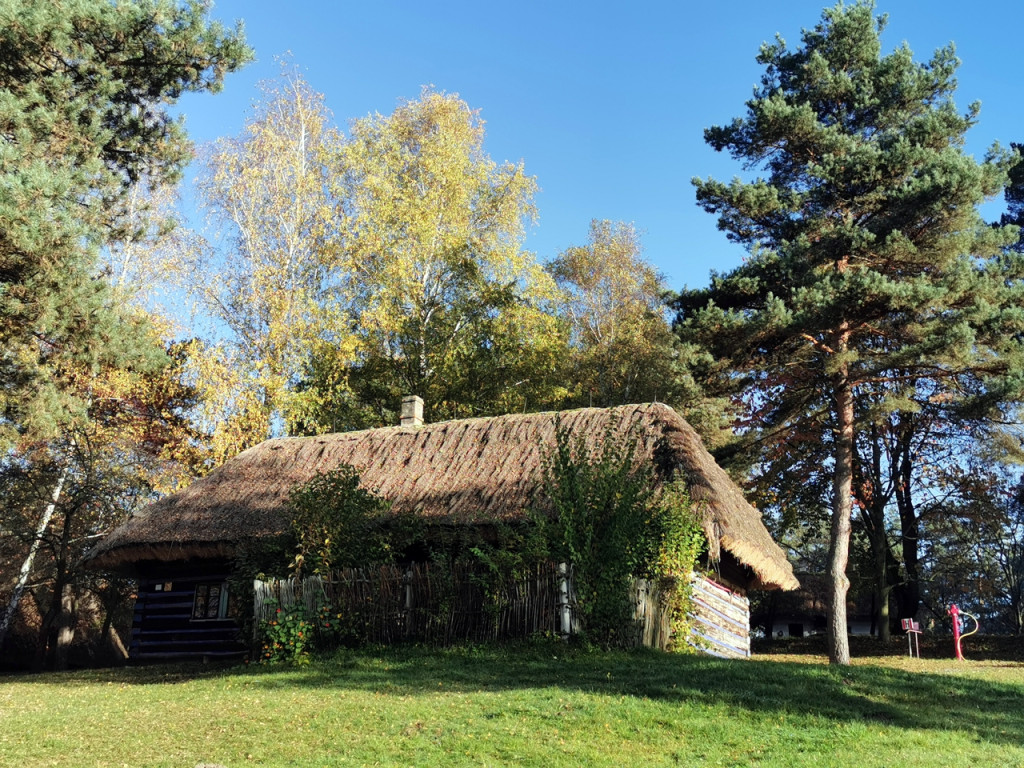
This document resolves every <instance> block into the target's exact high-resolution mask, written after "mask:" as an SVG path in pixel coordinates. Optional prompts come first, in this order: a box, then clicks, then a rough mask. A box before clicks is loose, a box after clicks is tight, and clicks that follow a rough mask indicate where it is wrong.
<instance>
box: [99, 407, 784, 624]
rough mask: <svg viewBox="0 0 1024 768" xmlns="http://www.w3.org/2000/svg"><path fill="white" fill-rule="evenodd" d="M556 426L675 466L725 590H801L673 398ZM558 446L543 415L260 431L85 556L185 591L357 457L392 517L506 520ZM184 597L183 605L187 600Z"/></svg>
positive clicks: (660, 474) (530, 492)
mask: <svg viewBox="0 0 1024 768" xmlns="http://www.w3.org/2000/svg"><path fill="white" fill-rule="evenodd" d="M560 421H561V424H562V426H563V427H564V428H566V429H568V430H569V431H570V432H571V433H572V434H573V435H583V436H585V439H586V440H587V441H588V442H590V441H597V440H600V439H601V438H602V436H603V435H604V434H605V433H606V431H607V430H608V428H609V426H610V425H611V427H612V428H613V429H614V430H616V431H619V432H628V433H630V434H632V435H634V436H635V437H636V439H637V455H638V457H639V459H640V460H642V461H648V462H651V463H652V464H653V465H654V467H655V476H656V478H657V481H656V482H658V483H664V482H667V481H668V480H670V479H673V478H674V477H677V476H679V475H680V474H681V475H682V477H683V478H685V481H686V484H687V486H688V489H689V492H690V496H691V498H692V499H693V500H694V501H695V502H697V504H698V505H699V508H700V509H701V510H702V512H703V515H704V524H703V527H704V531H705V533H706V535H707V539H708V543H709V560H710V562H711V565H712V567H714V568H715V569H716V570H717V571H718V574H719V576H720V577H721V580H722V581H723V582H725V583H726V584H727V585H728V586H729V587H730V588H731V589H734V590H737V591H741V592H742V591H745V590H746V589H748V588H761V589H793V588H795V587H796V586H798V584H797V580H796V579H795V578H794V576H793V571H792V567H791V566H790V564H789V563H788V562H787V560H786V558H785V555H784V554H783V552H782V550H781V549H780V548H779V547H778V545H777V544H776V543H775V542H774V541H773V540H772V538H771V536H770V535H769V533H768V531H767V530H766V528H765V527H764V524H763V523H762V521H761V515H760V513H759V512H758V511H757V510H756V509H754V508H753V507H752V506H751V505H750V504H748V503H747V501H746V500H745V499H744V498H743V494H742V492H741V491H740V489H739V488H738V487H737V486H736V485H735V484H734V483H733V482H732V480H730V478H729V477H728V475H727V474H726V473H725V472H724V471H723V470H722V469H721V468H720V467H719V466H718V465H717V464H716V463H715V461H714V459H713V458H712V457H711V455H710V454H709V453H708V452H707V450H706V449H705V448H704V446H703V444H702V442H701V440H700V438H699V437H698V435H697V433H696V432H695V431H694V430H693V428H692V427H690V425H689V424H687V423H686V421H685V420H683V419H682V417H680V416H679V415H678V414H677V413H676V412H675V411H674V410H672V409H671V408H670V407H668V406H666V405H662V404H646V405H629V406H622V407H619V408H610V409H600V408H584V409H580V410H575V411H568V412H564V413H562V414H560ZM554 445H555V415H554V414H551V413H539V414H513V415H507V416H498V417H493V418H475V419H465V420H459V421H449V422H441V423H436V424H427V425H422V426H396V427H387V428H383V429H371V430H364V431H359V432H348V433H339V434H331V435H321V436H318V437H303V438H279V439H274V440H268V441H266V442H264V443H261V444H260V445H258V446H256V447H254V448H251V449H249V450H247V451H245V452H243V453H241V454H239V455H238V456H236V457H235V458H233V459H231V460H230V461H228V462H227V463H225V464H224V465H223V466H221V467H219V468H218V469H216V470H214V471H213V472H211V473H210V474H209V475H207V476H206V477H204V478H202V479H200V480H197V481H196V482H195V483H193V484H192V485H191V486H189V487H188V488H186V489H185V490H183V491H181V492H179V493H176V494H173V495H171V496H167V497H165V498H163V499H161V500H159V501H157V502H155V503H153V504H151V505H149V506H148V507H147V508H146V509H144V510H143V511H142V512H141V513H140V514H137V515H135V516H134V517H132V518H131V519H130V520H128V521H127V522H126V523H125V524H123V525H122V526H120V527H119V528H117V529H116V530H114V531H113V532H112V533H111V534H110V535H109V536H107V538H106V539H105V540H104V541H103V542H102V543H101V544H100V545H99V546H97V547H96V548H95V550H93V552H92V553H91V554H90V560H91V563H92V567H94V568H97V569H110V570H121V571H126V572H130V573H134V574H136V575H137V576H139V577H140V578H141V579H142V581H143V584H142V585H141V587H140V588H141V589H143V590H145V589H146V588H148V586H147V585H156V586H157V587H159V589H158V590H157V591H164V590H163V588H164V587H166V588H167V589H166V591H167V592H175V593H178V592H182V590H181V589H179V586H181V585H182V584H184V583H185V582H184V581H182V579H183V578H185V577H186V575H187V574H189V573H191V572H193V571H197V569H198V566H199V564H201V563H220V564H221V565H219V566H218V568H219V569H220V570H223V568H224V565H223V564H225V563H227V562H228V561H229V559H230V558H231V556H232V555H233V554H234V552H235V548H236V547H237V546H238V544H239V543H240V542H241V541H244V540H247V539H250V540H251V539H261V538H265V537H276V536H279V535H281V534H282V533H283V532H284V531H285V529H286V527H287V523H286V520H285V515H284V510H285V508H286V505H287V501H288V495H289V491H290V490H291V489H292V488H293V487H294V486H295V485H296V484H299V483H304V482H306V481H308V480H309V479H310V478H312V477H313V476H314V475H315V474H316V473H318V472H324V471H328V470H330V469H333V468H336V467H338V466H339V465H341V464H350V465H352V466H354V467H355V468H356V469H357V470H358V471H359V474H360V477H361V481H362V484H363V485H364V486H365V487H367V488H370V489H372V490H374V491H375V492H376V493H378V494H379V495H381V496H382V497H384V498H385V499H387V500H388V501H389V502H391V505H392V509H393V510H394V511H395V512H396V513H399V512H413V513H415V514H417V515H419V516H421V517H422V518H424V519H425V520H426V521H427V522H428V523H437V524H444V525H475V526H486V525H489V524H490V525H493V524H494V523H495V522H499V521H503V522H513V521H515V520H518V519H522V518H523V517H524V516H525V514H526V511H527V509H528V508H529V506H530V504H531V503H532V502H533V500H534V499H535V497H536V496H537V492H538V490H539V488H540V487H541V484H542V481H543V469H542V458H543V456H544V454H545V452H546V451H548V450H550V449H551V448H552V447H553V446H554ZM215 570H216V569H215ZM214 576H215V574H210V577H205V576H204V577H202V585H201V586H202V588H203V589H206V590H207V594H206V596H205V600H204V603H205V605H204V606H201V607H202V608H203V610H208V611H209V612H210V616H211V617H213V616H214V615H216V611H215V606H214V605H213V602H214V601H215V600H216V599H220V600H221V601H222V602H223V600H224V599H225V598H222V597H220V594H218V595H216V596H214V595H211V594H209V589H210V587H209V584H211V583H213V581H214V578H213V577H214ZM190 581H191V579H190ZM175 582H178V583H177V584H175ZM180 597H181V598H182V600H181V602H183V603H184V602H187V598H188V595H185V594H182V595H180ZM197 599H198V598H197ZM222 609H223V606H222ZM195 610H198V609H196V608H195V605H193V611H195ZM222 613H223V610H222Z"/></svg>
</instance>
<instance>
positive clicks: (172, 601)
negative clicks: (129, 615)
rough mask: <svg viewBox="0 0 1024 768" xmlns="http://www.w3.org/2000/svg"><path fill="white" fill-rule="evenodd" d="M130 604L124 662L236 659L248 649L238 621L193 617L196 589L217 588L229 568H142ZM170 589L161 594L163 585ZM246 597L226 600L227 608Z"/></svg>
mask: <svg viewBox="0 0 1024 768" xmlns="http://www.w3.org/2000/svg"><path fill="white" fill-rule="evenodd" d="M138 571H139V574H140V577H139V586H138V593H137V597H136V600H135V616H134V620H133V622H132V639H131V644H130V645H129V647H128V654H129V658H130V659H132V660H134V661H167V660H177V659H216V658H241V657H243V656H244V655H246V654H247V653H248V647H247V646H246V644H245V643H244V642H243V638H242V637H241V634H240V633H241V629H240V627H239V624H238V621H237V620H236V619H235V618H231V617H230V616H229V617H227V618H218V619H208V618H204V619H196V618H194V617H193V606H194V604H195V596H196V587H197V586H199V585H208V584H222V583H224V582H226V581H227V579H228V576H229V574H230V567H229V565H228V563H226V562H217V561H195V562H184V563H143V564H140V565H139V567H138ZM168 585H169V586H170V589H166V587H167V586H168ZM246 600H249V601H251V600H252V596H251V595H230V596H229V603H230V604H231V607H235V606H237V605H238V604H239V601H243V602H244V601H246Z"/></svg>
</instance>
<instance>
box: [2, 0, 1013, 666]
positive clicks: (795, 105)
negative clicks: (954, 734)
mask: <svg viewBox="0 0 1024 768" xmlns="http://www.w3.org/2000/svg"><path fill="white" fill-rule="evenodd" d="M883 25H884V22H883V21H880V20H879V19H876V18H875V16H874V8H873V6H872V5H870V4H866V3H857V4H854V5H852V6H849V7H836V8H832V9H828V10H826V11H825V12H824V14H823V16H822V19H821V20H820V22H819V23H818V25H817V26H815V27H814V28H812V29H809V30H807V31H806V32H805V33H804V35H803V37H802V39H801V42H800V45H799V46H797V47H795V48H792V49H791V48H789V47H787V46H786V45H785V44H784V43H782V42H781V41H779V42H777V43H775V44H771V45H767V46H765V47H764V48H763V49H762V50H761V52H760V54H759V56H758V60H759V62H760V63H761V64H762V65H763V67H764V73H765V74H764V77H763V80H762V84H761V86H760V88H759V89H758V90H757V92H756V93H755V95H754V97H753V98H752V99H751V101H749V102H748V103H747V105H746V112H745V113H744V116H743V117H741V118H737V119H736V120H734V121H733V122H732V123H730V124H729V125H726V126H724V127H716V128H711V129H709V130H708V131H707V134H706V138H707V140H708V142H709V143H710V144H711V146H713V147H714V148H716V149H718V150H725V151H728V152H729V153H730V154H731V155H732V156H733V157H735V159H736V160H738V161H739V162H740V163H741V164H742V166H743V167H744V168H746V169H747V170H748V171H752V172H754V173H757V174H761V175H760V176H756V177H754V176H751V177H750V178H749V179H748V180H747V181H743V180H737V181H734V182H732V183H730V184H725V183H722V182H718V181H715V180H713V179H707V180H702V179H697V180H695V184H696V188H697V199H698V203H699V204H700V205H701V206H702V207H704V208H705V209H706V210H707V211H708V212H710V213H712V214H714V215H716V216H718V218H719V225H720V228H721V229H722V230H723V231H724V232H725V233H726V236H727V237H728V238H729V239H730V240H732V241H733V242H736V243H738V244H740V245H741V246H743V247H744V248H745V249H746V251H747V256H746V258H745V259H744V261H743V263H742V265H741V266H740V267H738V268H737V269H735V270H733V271H732V272H730V273H728V274H720V275H713V276H712V280H711V283H710V285H709V286H708V287H707V288H703V289H697V290H683V291H682V292H680V293H679V294H675V293H673V292H672V291H670V290H668V286H666V285H665V284H664V281H663V279H662V278H661V277H660V276H659V274H658V273H657V270H655V269H654V268H653V267H652V266H651V265H650V264H648V263H647V262H646V261H645V260H644V259H643V250H642V243H641V240H640V235H639V232H638V230H637V228H636V227H635V226H634V225H633V224H630V223H624V222H613V221H602V220H595V221H592V222H590V224H589V230H586V226H587V223H586V222H581V235H580V242H579V243H577V244H571V243H567V244H566V247H565V250H564V251H562V252H561V253H558V254H545V255H544V256H545V257H546V258H544V259H541V258H539V257H538V255H537V254H533V253H530V252H528V251H526V250H525V249H524V247H523V243H524V236H525V233H526V231H527V228H528V227H529V226H530V224H531V222H532V221H533V218H534V217H535V215H536V213H537V212H536V209H535V205H534V194H535V192H536V189H537V181H536V179H534V178H533V177H532V176H530V175H529V174H528V172H527V170H526V166H525V164H524V163H522V162H520V163H518V164H517V163H499V162H495V161H494V160H492V159H491V158H490V157H489V156H488V154H487V153H486V151H485V149H484V138H485V135H484V124H483V121H482V120H481V119H480V117H479V115H478V114H477V112H475V111H474V110H473V109H472V108H471V107H470V106H469V105H467V104H465V103H464V102H463V101H462V100H461V99H460V98H459V97H458V96H457V95H455V94H450V93H444V92H439V91H436V90H433V89H429V88H428V89H424V90H423V91H422V92H421V93H420V94H419V96H418V97H417V98H415V99H412V100H409V101H403V102H400V103H399V105H398V107H397V108H396V109H395V111H394V112H393V113H392V114H390V115H386V116H385V115H372V116H369V117H365V118H360V119H357V120H354V121H352V122H350V123H349V124H348V125H347V127H346V128H345V129H342V128H340V127H339V126H338V124H337V123H336V121H335V119H334V116H333V115H332V114H331V112H330V110H329V109H328V106H327V104H326V103H325V100H324V98H323V96H322V95H320V94H318V93H316V92H315V91H313V90H312V89H311V88H310V87H309V85H308V84H307V83H305V82H304V81H303V80H302V78H301V77H299V76H298V75H297V74H296V72H295V71H294V70H292V69H291V68H289V67H287V66H286V67H284V68H283V70H282V74H281V76H280V77H279V78H278V79H276V80H275V81H273V82H271V83H266V84H264V86H263V87H262V91H261V94H260V98H259V100H258V102H257V103H256V106H255V107H254V109H253V110H252V112H251V113H250V114H249V115H248V119H247V121H246V124H245V127H244V129H243V130H242V132H241V133H240V134H239V135H237V136H233V137H224V138H222V139H221V140H219V141H217V142H215V143H213V144H212V145H210V146H206V147H201V148H199V151H198V165H199V169H200V170H199V174H198V179H197V183H196V187H195V194H196V198H197V205H198V207H199V208H200V209H201V211H202V213H204V214H205V215H206V217H207V220H208V222H209V225H208V226H207V227H205V228H202V229H197V228H194V227H193V225H192V222H191V221H186V219H185V217H184V215H183V214H182V212H181V208H180V206H179V204H178V191H177V188H176V184H177V182H178V180H179V178H180V176H181V172H182V169H183V168H184V166H185V164H186V163H187V162H189V161H190V159H191V157H192V148H191V147H190V145H189V144H188V142H187V138H186V137H185V135H184V132H183V129H182V126H181V124H180V123H178V122H177V121H175V120H174V119H172V118H171V116H170V114H169V113H168V111H167V108H168V106H169V105H171V104H173V103H174V101H175V100H176V99H177V98H178V96H179V95H180V94H181V93H183V92H185V91H197V90H211V91H215V90H217V89H218V88H219V87H220V85H221V83H222V80H223V78H224V76H225V75H226V74H227V73H229V72H231V71H233V70H235V69H237V68H238V67H240V66H242V65H244V64H245V62H246V61H247V60H248V59H249V58H250V57H251V52H250V51H249V50H248V49H247V48H246V46H245V44H244V41H243V39H242V36H241V34H240V32H239V31H238V30H225V29H223V28H221V27H220V26H219V25H217V24H216V23H214V22H212V21H211V20H210V19H209V18H207V16H206V9H205V7H204V6H203V5H202V4H201V3H198V2H188V3H185V4H177V3H168V2H162V1H160V2H153V3H137V4H136V3H130V4H123V5H119V6H117V7H116V8H112V7H110V6H109V4H107V3H103V2H100V1H99V0H96V1H95V2H82V3H78V4H76V5H75V6H74V10H73V11H70V12H69V11H66V10H64V11H59V10H58V9H56V8H51V7H49V6H48V5H47V4H33V3H23V2H13V3H9V4H7V5H5V6H3V8H2V9H0V60H3V61H4V63H5V67H4V69H3V73H2V74H0V87H2V90H3V93H4V95H5V98H4V99H3V100H0V131H2V133H3V135H4V136H5V138H6V143H5V145H4V149H3V152H2V153H0V179H2V184H3V194H0V381H2V384H3V386H2V390H0V505H2V506H0V508H2V516H0V595H3V596H4V597H6V598H7V600H5V603H6V605H7V606H8V608H7V609H5V610H4V613H3V623H2V625H0V643H3V642H4V636H5V635H6V634H7V632H8V623H9V622H10V621H11V620H12V619H13V618H14V617H15V616H17V617H18V621H19V622H21V624H20V625H19V629H20V636H21V637H29V636H34V637H35V638H37V639H36V640H35V641H33V643H32V644H33V645H34V647H35V649H36V650H37V651H38V660H39V662H40V663H42V661H43V660H44V659H45V657H46V656H47V655H48V654H49V655H50V657H51V659H52V660H53V661H55V663H58V664H61V663H63V662H64V661H65V660H64V659H63V658H62V656H61V654H62V653H63V651H60V649H66V648H67V647H69V645H70V642H71V639H72V638H73V636H74V634H75V632H76V629H77V628H81V627H83V626H85V624H84V623H83V621H86V620H88V621H92V622H93V623H94V624H95V627H96V628H98V629H101V630H102V631H103V632H108V631H109V630H110V629H111V618H110V617H112V616H113V615H114V613H113V611H114V608H115V607H116V606H118V605H121V604H123V601H124V596H125V594H127V593H128V591H129V590H130V585H126V584H124V583H122V582H118V581H117V580H115V579H108V578H100V577H98V576H96V575H95V574H89V573H86V572H84V571H83V569H82V568H81V564H80V560H81V557H82V556H83V554H84V553H85V552H86V551H87V550H88V548H89V547H90V546H91V545H92V543H93V542H95V540H96V539H97V537H99V536H102V535H103V534H104V533H105V532H106V531H108V530H110V529H111V528H112V527H113V526H115V525H116V524H118V522H120V521H121V520H123V519H124V518H125V517H126V516H127V515H129V514H131V513H132V512H133V511H134V510H136V509H137V508H138V507H139V506H140V505H142V504H145V503H146V502H147V501H149V500H151V499H152V498H154V497H155V495H157V494H161V493H166V492H169V491H173V490H174V489H175V488H177V487H180V486H181V485H182V484H183V483H187V482H189V481H190V480H191V479H193V478H194V477H196V476H198V475H200V474H203V473H205V472H208V471H210V469H212V468H214V467H216V466H218V465H219V464H221V463H223V462H224V461H225V460H227V459H228V458H230V457H231V456H233V455H235V454H237V453H238V452H239V451H241V450H244V449H245V448H247V447H250V446H252V445H255V444H257V443H259V442H261V441H262V440H264V439H266V438H267V437H270V436H273V435H280V434H316V433H322V432H328V431H342V430H350V429H362V428H369V427H375V426H385V425H390V424H394V423H395V422H396V419H397V413H396V412H397V409H398V406H399V403H400V399H401V397H402V396H403V395H406V394H418V395H420V396H421V397H423V398H424V400H425V402H426V417H427V419H428V420H430V421H438V420H443V419H450V418H462V417H469V416H482V415H491V414H498V413H505V412H510V411H532V410H551V409H560V408H571V407H577V406H591V405H593V406H607V405H614V404H620V403H627V402H637V401H649V400H660V401H663V402H667V403H669V404H671V405H673V406H675V407H677V408H678V409H680V411H681V412H682V413H683V414H684V415H685V416H686V417H687V419H688V420H690V421H691V423H693V424H694V426H695V427H696V428H697V429H698V430H699V431H700V432H701V433H702V435H703V436H704V438H705V440H706V441H707V443H708V445H709V447H710V448H712V449H713V450H715V451H716V455H717V457H718V458H719V460H720V461H721V462H722V463H723V464H724V465H725V466H727V467H728V469H729V470H730V471H731V472H732V473H733V474H734V476H735V477H736V478H737V479H738V480H739V481H741V482H743V483H745V484H746V485H747V487H748V488H749V489H750V493H751V495H752V498H753V499H754V500H755V502H756V503H758V505H759V506H760V507H761V508H762V509H763V510H764V511H765V514H766V518H767V519H768V521H769V522H770V524H771V526H772V527H773V529H774V532H775V533H776V535H777V537H778V538H779V540H780V541H781V542H783V543H784V544H785V545H786V546H788V547H789V548H790V551H791V553H792V556H793V558H794V559H795V560H796V561H797V562H798V563H799V566H798V570H801V571H806V572H809V573H817V574H825V575H826V576H827V586H826V587H825V589H824V591H825V592H826V593H827V594H826V595H825V599H826V600H827V602H828V603H829V604H830V611H829V614H830V617H831V618H832V622H831V625H830V626H831V630H830V632H831V636H832V641H833V642H832V644H831V650H832V651H833V653H832V656H833V660H835V661H838V662H843V661H845V660H848V650H845V649H844V647H843V643H844V640H843V638H844V637H845V623H846V616H845V613H846V610H847V606H848V603H850V601H853V600H855V599H856V600H857V601H858V604H866V605H870V606H871V610H873V612H874V614H875V626H876V628H877V631H878V633H879V634H880V635H882V636H883V637H885V636H887V634H888V632H889V631H890V628H891V627H893V626H898V622H897V619H899V618H902V617H910V616H915V617H922V616H924V615H925V614H927V615H930V616H931V617H933V618H935V619H936V620H941V619H942V617H943V616H944V611H945V606H947V605H948V603H949V602H951V601H954V600H955V601H958V602H960V603H961V604H966V606H967V607H968V608H969V609H974V610H976V611H978V612H979V613H981V615H982V617H983V622H984V623H985V627H986V629H995V628H999V629H1001V630H1007V631H1013V632H1016V633H1018V634H1019V633H1021V632H1022V631H1024V597H1022V589H1024V588H1022V583H1024V582H1022V579H1024V518H1022V512H1021V510H1022V507H1024V504H1022V498H1024V493H1022V492H1021V490H1020V487H1019V484H1018V478H1019V472H1018V470H1017V468H1016V467H1017V465H1016V462H1017V460H1018V458H1019V455H1020V447H1021V442H1020V435H1019V431H1018V429H1017V425H1018V403H1019V402H1020V399H1021V387H1022V385H1024V370H1022V367H1021V363H1022V361H1024V356H1022V355H1021V351H1022V348H1021V339H1022V338H1024V310H1022V307H1024V301H1022V299H1024V296H1022V295H1021V291H1022V289H1024V283H1022V276H1024V262H1022V257H1021V246H1020V241H1019V240H1018V230H1017V229H1016V228H1015V226H1014V225H1015V224H1016V223H1018V222H1019V220H1020V218H1021V216H1022V215H1024V214H1022V207H1021V206H1022V202H1021V201H1022V199H1024V193H1022V192H1021V189H1022V188H1024V171H1021V170H1020V168H1021V166H1019V165H1017V159H1018V156H1017V154H1016V152H1015V149H1016V147H1015V146H1014V148H1013V149H1012V150H1004V149H1002V148H1000V147H998V146H997V147H993V149H992V150H991V152H990V153H989V155H988V156H986V157H985V158H984V159H982V160H981V161H977V160H975V159H974V158H973V157H970V156H968V155H966V154H965V153H964V151H963V136H964V134H965V132H966V131H967V130H968V129H969V127H970V126H971V125H972V124H973V123H974V122H975V120H976V118H977V108H976V107H974V106H971V107H969V108H968V109H967V111H966V112H959V111H957V109H956V107H955V104H954V102H953V94H954V90H955V71H956V67H957V65H958V62H957V60H956V58H955V56H954V55H953V51H952V49H951V48H950V49H943V50H940V51H937V52H936V53H935V54H934V56H933V57H932V58H931V59H930V60H929V61H927V62H925V63H919V62H916V61H914V59H913V56H912V55H911V53H910V51H909V50H908V49H906V48H901V49H897V50H896V51H894V52H892V53H889V54H885V55H883V54H882V52H881V48H880V43H879V32H880V31H881V28H882V26H883ZM1004 189H1005V190H1006V199H1007V201H1008V213H1007V214H1006V215H1005V216H1004V217H1003V220H1002V221H1001V222H999V223H998V224H996V223H990V222H985V221H983V219H982V217H981V215H980V213H979V205H980V204H981V203H983V202H984V201H986V200H990V199H993V198H994V197H997V196H999V195H1001V194H1003V191H1004ZM681 247H682V246H681ZM681 257H683V258H685V254H681ZM848 578H852V580H853V591H852V592H848V586H849V582H848ZM22 595H27V596H29V597H30V600H28V601H27V602H26V603H25V605H26V608H25V610H22V611H21V612H15V611H14V610H13V607H14V606H15V605H16V604H17V603H18V602H19V599H20V598H21V596H22ZM840 635H842V637H840ZM59 651H60V652H59Z"/></svg>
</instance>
